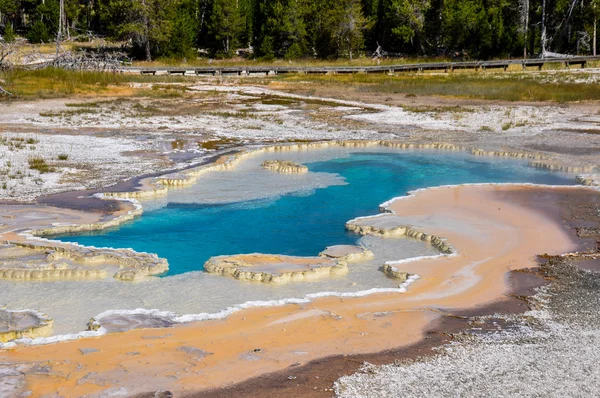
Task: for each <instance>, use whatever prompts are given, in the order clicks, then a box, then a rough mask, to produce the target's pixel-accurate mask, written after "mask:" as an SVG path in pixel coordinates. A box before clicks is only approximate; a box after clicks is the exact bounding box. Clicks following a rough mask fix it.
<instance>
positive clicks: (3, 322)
mask: <svg viewBox="0 0 600 398" xmlns="http://www.w3.org/2000/svg"><path fill="white" fill-rule="evenodd" d="M51 333H52V320H51V319H50V318H49V317H48V316H47V315H45V314H41V313H39V312H35V311H29V310H27V311H7V310H1V309H0V343H6V342H8V341H11V340H15V339H21V338H24V337H28V338H36V337H45V336H48V335H50V334H51Z"/></svg>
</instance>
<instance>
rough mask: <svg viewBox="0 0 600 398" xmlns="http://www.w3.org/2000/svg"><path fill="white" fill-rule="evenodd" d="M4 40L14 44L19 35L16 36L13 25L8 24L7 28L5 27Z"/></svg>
mask: <svg viewBox="0 0 600 398" xmlns="http://www.w3.org/2000/svg"><path fill="white" fill-rule="evenodd" d="M2 38H3V39H4V41H5V42H7V43H12V42H13V41H15V39H16V38H17V35H16V34H15V31H14V29H13V26H12V24H11V23H9V24H6V26H5V27H4V34H3V35H2Z"/></svg>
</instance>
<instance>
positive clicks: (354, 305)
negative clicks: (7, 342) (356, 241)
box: [0, 186, 595, 396]
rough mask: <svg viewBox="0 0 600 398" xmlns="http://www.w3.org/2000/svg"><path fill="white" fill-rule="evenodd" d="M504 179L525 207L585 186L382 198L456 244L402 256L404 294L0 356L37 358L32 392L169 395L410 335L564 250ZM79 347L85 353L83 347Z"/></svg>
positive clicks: (319, 303) (253, 312) (29, 382)
mask: <svg viewBox="0 0 600 398" xmlns="http://www.w3.org/2000/svg"><path fill="white" fill-rule="evenodd" d="M516 189H518V190H522V191H524V192H527V194H526V195H525V196H524V197H525V198H534V197H535V202H536V205H538V206H543V207H545V208H553V207H556V206H557V205H556V203H555V202H554V201H553V200H552V195H548V193H550V192H551V191H552V190H557V191H560V190H575V189H586V188H531V187H521V188H515V187H514V186H464V187H457V188H439V189H431V190H426V191H421V192H419V193H417V194H416V195H415V196H413V197H411V198H409V199H404V200H399V201H396V202H394V203H393V204H392V205H391V209H392V210H393V211H395V212H396V213H397V214H399V215H401V216H402V217H407V218H408V219H410V220H411V222H413V223H414V225H415V226H416V227H417V228H427V229H428V232H430V233H434V234H436V235H438V236H444V237H446V238H447V239H448V241H449V242H451V243H452V244H453V246H454V247H455V248H456V250H457V251H458V255H456V256H452V257H442V258H439V259H436V260H425V261H416V262H409V263H406V264H404V265H403V267H405V268H406V269H407V270H408V271H409V272H418V274H419V275H420V276H421V280H420V281H418V282H417V283H415V284H414V285H413V286H412V287H411V288H410V289H409V290H408V292H407V293H406V294H402V295H398V294H380V295H372V296H367V297H363V298H355V299H339V298H325V299H317V300H315V301H313V302H311V303H309V304H305V305H301V306H298V305H288V306H284V307H273V308H257V309H250V310H246V311H243V312H240V313H236V314H233V315H231V316H230V317H229V318H227V319H226V320H223V321H209V322H202V323H198V324H190V325H185V326H176V327H173V328H169V329H155V330H136V331H130V332H126V333H122V334H113V335H108V336H105V337H102V338H99V339H92V340H85V339H84V340H78V341H72V342H65V343H61V344H55V345H48V346H40V347H19V348H17V349H15V350H13V351H7V352H3V353H0V362H4V363H6V362H11V363H21V364H28V365H27V366H30V365H32V364H38V366H43V367H44V369H45V371H44V372H24V376H21V378H22V379H23V380H24V381H25V382H26V387H24V388H25V390H29V391H32V392H33V395H34V396H40V395H43V394H48V393H50V395H48V396H54V395H53V394H56V396H58V395H64V396H81V395H84V394H93V395H101V394H103V393H108V392H110V391H113V392H115V391H117V389H120V391H122V392H123V393H126V394H133V393H137V392H143V391H149V390H158V389H170V390H172V391H176V392H180V393H181V392H185V391H187V392H191V391H197V390H201V389H206V388H211V387H220V386H226V385H228V384H231V383H235V382H239V381H242V380H244V379H247V378H249V377H252V376H256V375H259V374H262V373H266V372H271V371H276V370H281V369H284V368H286V367H288V366H291V365H293V364H294V363H296V362H306V361H309V360H311V359H315V358H319V357H324V356H328V355H333V354H343V353H348V354H350V353H361V352H362V353H365V352H377V351H381V350H384V349H389V348H393V347H398V346H402V345H407V344H410V343H413V342H415V341H417V340H418V339H420V338H421V337H422V330H423V328H424V327H425V326H426V325H427V324H428V323H429V322H431V321H432V320H434V319H436V318H437V317H439V316H440V315H441V314H442V313H443V311H444V309H448V308H470V307H473V306H476V305H483V304H486V303H490V302H492V301H494V300H496V299H498V298H500V297H502V296H503V294H504V293H506V292H507V289H508V286H507V284H506V283H505V282H500V281H504V280H505V275H506V273H507V271H508V270H510V269H519V268H527V267H532V266H534V265H535V255H536V254H538V253H545V252H547V253H554V254H558V253H563V252H569V251H572V250H574V249H576V245H575V242H574V240H573V239H572V236H571V235H570V234H569V233H568V231H566V230H565V229H564V227H563V226H561V225H560V224H558V223H556V222H555V221H554V220H550V219H549V218H548V217H547V216H546V215H545V214H541V213H539V212H537V211H535V210H534V209H533V208H532V207H531V206H532V203H531V199H526V200H523V201H518V202H515V201H507V200H505V199H503V198H502V197H501V196H502V194H503V193H505V192H509V191H514V190H516ZM588 189H589V188H588ZM592 192H595V191H592V190H591V189H590V194H592ZM544 198H546V199H544ZM548 198H549V199H548ZM432 220H433V221H432ZM349 304H350V305H349ZM85 348H93V349H95V350H97V351H95V352H92V353H88V354H85V355H83V354H82V351H81V349H85ZM256 349H259V350H257V351H256V352H255V351H254V350H256ZM84 351H85V350H84ZM111 389H113V390H111ZM51 392H52V393H51Z"/></svg>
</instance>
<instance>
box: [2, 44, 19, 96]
mask: <svg viewBox="0 0 600 398" xmlns="http://www.w3.org/2000/svg"><path fill="white" fill-rule="evenodd" d="M14 51H15V44H14V43H8V42H5V41H0V72H2V71H3V70H6V69H10V68H11V66H12V64H11V63H9V62H8V57H9V56H10V55H11V54H12V53H13V52H14ZM0 83H2V81H1V80H0ZM5 95H7V96H9V97H12V96H13V94H12V93H10V92H8V91H6V90H5V89H4V88H3V87H2V86H0V96H5Z"/></svg>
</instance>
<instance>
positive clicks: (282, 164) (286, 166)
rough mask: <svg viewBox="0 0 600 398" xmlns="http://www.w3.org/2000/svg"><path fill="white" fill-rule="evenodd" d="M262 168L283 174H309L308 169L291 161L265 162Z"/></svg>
mask: <svg viewBox="0 0 600 398" xmlns="http://www.w3.org/2000/svg"><path fill="white" fill-rule="evenodd" d="M261 166H262V167H263V168H265V169H267V170H272V171H276V172H278V173H282V174H304V173H307V172H308V167H306V166H304V165H302V164H298V163H295V162H292V161H289V160H265V161H264V162H262V164H261Z"/></svg>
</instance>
